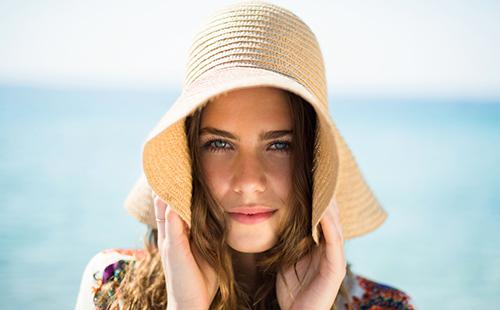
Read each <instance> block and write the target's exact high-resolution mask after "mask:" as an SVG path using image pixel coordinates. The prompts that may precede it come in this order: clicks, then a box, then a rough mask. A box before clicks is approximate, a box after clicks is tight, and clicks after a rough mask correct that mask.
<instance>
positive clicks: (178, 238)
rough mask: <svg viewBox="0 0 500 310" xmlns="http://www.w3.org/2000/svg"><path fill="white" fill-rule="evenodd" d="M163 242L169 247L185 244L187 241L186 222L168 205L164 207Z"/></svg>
mask: <svg viewBox="0 0 500 310" xmlns="http://www.w3.org/2000/svg"><path fill="white" fill-rule="evenodd" d="M164 216H165V220H166V221H165V222H166V227H165V242H166V243H167V245H168V246H169V247H171V246H173V247H176V246H178V245H184V246H185V245H186V243H189V241H188V238H187V231H186V229H185V228H186V224H185V223H184V221H183V220H182V219H181V217H180V216H179V215H178V214H177V213H176V212H175V211H174V209H173V208H172V207H171V206H170V205H168V204H167V205H166V208H165V215H164Z"/></svg>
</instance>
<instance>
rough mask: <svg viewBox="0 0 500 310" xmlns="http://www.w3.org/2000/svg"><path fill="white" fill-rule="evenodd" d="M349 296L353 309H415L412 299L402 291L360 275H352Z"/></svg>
mask: <svg viewBox="0 0 500 310" xmlns="http://www.w3.org/2000/svg"><path fill="white" fill-rule="evenodd" d="M351 295H352V305H353V308H354V309H371V310H389V309H405V310H413V309H416V307H415V304H414V301H413V299H412V298H411V297H410V295H408V294H407V293H405V292H404V291H402V290H400V289H397V288H395V287H393V286H390V285H387V284H383V283H380V282H375V281H373V280H370V279H368V278H365V277H363V276H360V275H354V283H353V287H352V291H351Z"/></svg>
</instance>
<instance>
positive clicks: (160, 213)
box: [153, 193, 167, 249]
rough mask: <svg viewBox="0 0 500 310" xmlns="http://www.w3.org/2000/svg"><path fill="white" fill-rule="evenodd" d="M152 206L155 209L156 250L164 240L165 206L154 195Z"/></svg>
mask: <svg viewBox="0 0 500 310" xmlns="http://www.w3.org/2000/svg"><path fill="white" fill-rule="evenodd" d="M153 204H154V209H155V217H156V228H157V230H158V248H159V249H161V247H160V246H161V245H162V244H163V240H165V224H166V223H165V219H166V218H165V209H166V207H167V205H166V204H165V202H163V201H162V200H161V199H160V197H158V196H157V195H156V194H154V193H153Z"/></svg>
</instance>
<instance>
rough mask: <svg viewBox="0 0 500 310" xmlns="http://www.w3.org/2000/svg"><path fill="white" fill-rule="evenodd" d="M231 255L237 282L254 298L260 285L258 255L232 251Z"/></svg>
mask: <svg viewBox="0 0 500 310" xmlns="http://www.w3.org/2000/svg"><path fill="white" fill-rule="evenodd" d="M231 254H232V260H233V269H234V275H235V277H236V281H237V282H238V283H239V284H240V285H241V286H242V287H243V289H244V290H245V292H246V293H247V294H248V295H249V296H253V294H254V293H255V291H256V290H257V287H258V284H259V283H258V281H259V273H258V270H257V266H256V260H257V257H258V253H242V252H238V251H236V250H234V249H231Z"/></svg>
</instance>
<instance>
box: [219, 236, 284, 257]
mask: <svg viewBox="0 0 500 310" xmlns="http://www.w3.org/2000/svg"><path fill="white" fill-rule="evenodd" d="M227 243H228V245H229V246H230V247H231V248H232V249H234V250H236V251H238V252H241V253H261V252H265V251H267V250H269V249H270V248H272V247H273V246H274V245H275V244H276V240H275V239H274V238H269V239H267V240H266V239H260V240H255V239H253V240H242V238H239V239H238V240H234V239H233V238H228V242H227Z"/></svg>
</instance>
